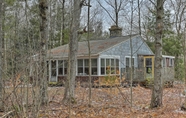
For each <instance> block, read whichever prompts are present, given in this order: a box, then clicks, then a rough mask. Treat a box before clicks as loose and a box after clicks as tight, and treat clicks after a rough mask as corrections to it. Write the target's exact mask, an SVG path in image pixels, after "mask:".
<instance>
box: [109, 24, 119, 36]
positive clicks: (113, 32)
mask: <svg viewBox="0 0 186 118" xmlns="http://www.w3.org/2000/svg"><path fill="white" fill-rule="evenodd" d="M109 30H110V37H119V36H122V28H120V27H118V26H116V25H113V26H111V28H110V29H109Z"/></svg>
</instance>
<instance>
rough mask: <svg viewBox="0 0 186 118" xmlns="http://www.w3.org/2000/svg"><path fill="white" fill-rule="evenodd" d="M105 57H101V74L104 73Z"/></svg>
mask: <svg viewBox="0 0 186 118" xmlns="http://www.w3.org/2000/svg"><path fill="white" fill-rule="evenodd" d="M105 70H106V69H105V59H101V75H105Z"/></svg>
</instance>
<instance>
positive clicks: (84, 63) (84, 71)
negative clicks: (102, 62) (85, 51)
mask: <svg viewBox="0 0 186 118" xmlns="http://www.w3.org/2000/svg"><path fill="white" fill-rule="evenodd" d="M77 68H78V75H89V59H78V67H77ZM91 71H92V72H91V75H97V59H91Z"/></svg>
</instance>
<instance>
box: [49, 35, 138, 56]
mask: <svg viewBox="0 0 186 118" xmlns="http://www.w3.org/2000/svg"><path fill="white" fill-rule="evenodd" d="M134 36H136V35H133V36H132V37H134ZM128 39H130V36H121V37H112V38H108V39H104V40H91V41H90V48H91V55H95V56H96V55H99V53H101V52H103V51H105V50H107V49H109V48H110V47H113V46H114V45H117V44H119V43H121V42H123V41H126V40H128ZM77 56H88V41H82V42H78V54H77ZM48 57H52V58H61V57H68V44H66V45H62V46H59V47H56V48H53V49H51V50H49V51H48Z"/></svg>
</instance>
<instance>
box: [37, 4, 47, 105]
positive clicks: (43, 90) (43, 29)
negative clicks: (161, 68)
mask: <svg viewBox="0 0 186 118" xmlns="http://www.w3.org/2000/svg"><path fill="white" fill-rule="evenodd" d="M47 9H48V5H47V0H39V10H40V18H41V24H40V33H41V34H40V35H41V36H40V37H41V40H40V41H41V43H40V68H41V71H40V74H39V75H40V77H39V78H40V100H41V101H40V102H41V104H42V105H46V104H47V102H48V95H47V87H48V86H47V76H46V74H47V73H46V71H47V70H46V52H47V51H46V50H47V49H46V46H47V44H46V43H47V41H48V23H47Z"/></svg>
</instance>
